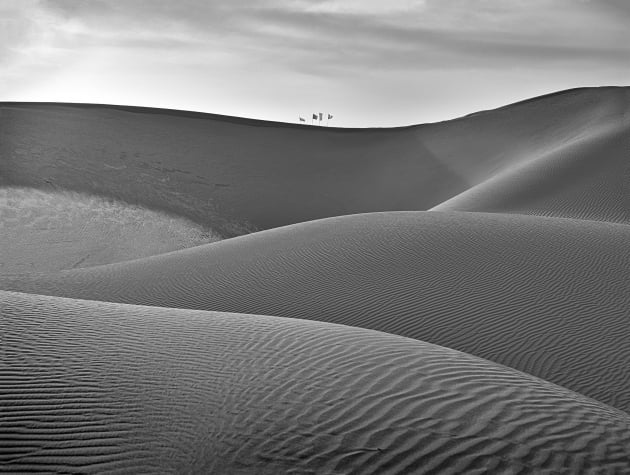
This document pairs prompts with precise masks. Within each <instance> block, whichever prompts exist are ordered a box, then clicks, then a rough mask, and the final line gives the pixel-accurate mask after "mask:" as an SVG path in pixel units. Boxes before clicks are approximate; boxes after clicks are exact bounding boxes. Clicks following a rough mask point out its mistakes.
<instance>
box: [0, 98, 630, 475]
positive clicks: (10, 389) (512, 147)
mask: <svg viewBox="0 0 630 475" xmlns="http://www.w3.org/2000/svg"><path fill="white" fill-rule="evenodd" d="M629 110H630V88H612V87H611V88H591V89H576V90H570V91H563V92H559V93H556V94H551V95H548V96H542V97H538V98H533V99H531V100H528V101H524V102H520V103H516V104H511V105H508V106H505V107H502V108H500V109H496V110H490V111H483V112H478V113H475V114H471V115H469V116H465V117H462V118H459V119H456V120H452V121H447V122H442V123H435V124H425V125H418V126H410V127H401V128H394V129H337V128H324V127H321V128H320V127H310V126H302V125H291V124H280V123H273V122H264V121H255V120H249V119H239V118H233V117H224V116H216V115H210V114H198V113H188V112H182V111H170V110H160V109H143V108H132V107H122V106H106V105H83V104H80V105H79V104H75V105H73V104H53V103H50V104H44V103H33V104H27V103H1V104H0V232H1V233H2V236H3V245H2V247H1V248H0V289H1V290H0V312H1V319H0V335H2V337H1V338H2V352H1V353H0V407H1V408H2V418H0V441H2V442H1V443H0V447H1V448H0V471H4V472H20V471H26V470H35V471H61V472H66V473H68V472H69V473H86V472H104V471H105V472H118V473H138V472H167V473H182V472H183V473H191V472H194V473H269V474H272V473H274V474H275V473H322V474H329V473H410V472H413V473H463V472H465V473H488V472H489V473H626V472H629V471H630V425H629V423H630V416H629V415H628V412H629V411H630V382H629V376H628V370H627V368H628V367H630V343H629V342H630V339H629V338H628V336H629V335H628V328H630V326H629V324H630V310H629V309H630V247H629V243H630V227H628V224H630V222H629V219H630V214H629V213H630V201H629V200H628V196H629V195H628V193H629V191H628V190H629V189H630V183H629V182H628V177H629V175H628V172H627V170H628V165H627V160H628V156H629V155H628V154H629V153H630V117H629V115H628V111H629Z"/></svg>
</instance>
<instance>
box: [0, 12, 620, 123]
mask: <svg viewBox="0 0 630 475" xmlns="http://www.w3.org/2000/svg"><path fill="white" fill-rule="evenodd" d="M251 3H252V2H248V1H246V0H231V1H230V2H216V1H200V0H180V1H179V2H171V1H167V0H125V1H124V2H123V1H114V0H90V1H87V0H0V33H1V35H2V37H1V38H0V40H1V41H0V71H2V73H1V74H0V101H24V102H80V103H102V104H120V105H132V106H144V107H160V108H168V109H179V110H190V111H199V112H209V113H215V114H223V115H230V116H238V117H250V118H255V119H264V120H274V121H279V122H297V120H298V116H302V117H304V118H306V119H307V123H310V117H311V114H312V113H319V112H322V113H324V114H326V113H331V114H333V115H334V119H333V120H331V122H330V125H331V126H333V125H334V126H338V127H374V126H400V125H409V124H415V123H426V122H437V121H441V120H447V119H451V118H455V117H459V116H462V115H466V114H469V113H472V112H477V111H479V110H485V109H492V108H496V107H500V106H503V105H506V104H509V103H513V102H516V101H519V100H523V99H527V98H530V97H534V96H539V95H542V94H547V93H550V92H555V91H559V90H563V89H570V88H574V87H583V86H614V85H628V83H629V82H630V81H629V80H628V79H629V78H630V29H629V28H627V25H628V24H630V2H627V1H625V0H591V1H588V0H528V1H525V0H511V1H506V0H390V1H389V2H386V4H387V7H384V5H385V3H384V2H380V1H378V0H361V1H359V0H335V1H333V0H260V1H258V2H256V4H255V6H252V5H251Z"/></svg>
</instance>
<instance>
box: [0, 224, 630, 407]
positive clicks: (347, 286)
mask: <svg viewBox="0 0 630 475" xmlns="http://www.w3.org/2000/svg"><path fill="white" fill-rule="evenodd" d="M628 243H630V228H629V227H627V226H626V225H620V224H609V223H601V222H594V221H582V220H569V219H562V218H541V217H531V216H518V215H501V214H482V213H440V212H398V213H394V212H391V213H374V214H363V215H354V216H345V217H339V218H331V219H325V220H318V221H313V222H308V223H301V224H297V225H292V226H287V227H283V228H278V229H274V230H269V231H264V232H259V233H254V234H251V235H248V236H242V237H238V238H233V239H229V240H225V241H220V242H216V243H213V244H208V245H205V246H200V247H196V248H192V249H188V250H183V251H177V252H173V253H169V254H165V255H162V256H155V257H152V258H147V259H142V260H137V261H130V262H126V263H120V264H115V265H109V266H100V267H93V268H90V269H78V270H75V271H68V272H61V273H57V274H49V275H41V276H21V277H14V278H8V277H5V278H3V279H0V287H2V288H5V289H11V290H18V291H20V290H22V291H28V292H33V293H44V294H50V295H60V296H66V297H77V298H85V299H93V300H107V301H116V302H126V303H134V304H144V305H156V306H163V307H180V308H191V309H204V310H217V311H229V312H238V313H251V314H265V315H275V316H284V317H296V318H303V319H310V320H321V321H326V322H334V323H343V324H347V325H352V326H357V327H365V328H371V329H376V330H381V331H385V332H389V333H394V334H398V335H402V336H406V337H412V338H417V339H420V340H425V341H429V342H432V343H436V344H440V345H443V346H447V347H450V348H454V349H458V350H461V351H466V352H469V353H472V354H474V355H476V356H480V357H483V358H487V359H490V360H493V361H495V362H498V363H502V364H505V365H508V366H511V367H513V368H517V369H519V370H521V371H525V372H527V373H530V374H533V375H536V376H539V377H541V378H544V379H547V380H549V381H551V382H554V383H556V384H560V385H563V386H565V387H567V388H570V389H572V390H574V391H577V392H580V393H582V394H585V395H587V396H590V397H593V398H596V399H598V400H600V401H602V402H605V403H607V404H610V405H612V406H615V407H617V408H619V409H623V410H626V411H627V410H630V386H629V384H628V382H629V381H628V371H627V369H628V366H629V365H630V340H628V338H627V331H626V329H627V328H628V317H629V313H628V312H629V310H628V309H629V308H630V286H629V285H628V284H629V283H630V246H629V245H628Z"/></svg>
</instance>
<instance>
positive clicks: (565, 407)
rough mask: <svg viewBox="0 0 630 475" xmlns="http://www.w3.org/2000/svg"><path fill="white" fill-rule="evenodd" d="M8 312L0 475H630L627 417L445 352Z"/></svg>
mask: <svg viewBox="0 0 630 475" xmlns="http://www.w3.org/2000/svg"><path fill="white" fill-rule="evenodd" d="M0 299H1V300H0V308H1V309H2V317H3V318H2V319H0V334H1V335H2V341H3V347H2V354H3V355H4V356H3V365H2V368H1V369H0V404H1V405H2V408H3V409H2V418H1V419H0V437H1V439H2V444H1V450H0V471H6V472H12V473H16V472H23V471H44V472H57V473H59V472H63V473H95V472H99V473H102V472H104V471H107V472H119V473H120V472H124V473H140V472H142V473H145V472H160V473H233V474H239V473H240V474H244V473H252V474H254V473H255V474H277V473H295V474H298V473H309V474H313V473H321V474H331V473H345V474H352V473H379V474H381V473H453V474H455V473H464V472H465V473H482V472H487V471H488V470H490V471H493V472H495V473H517V472H518V473H521V472H522V473H541V474H542V473H578V472H585V471H593V472H598V473H599V472H602V473H603V472H607V473H623V472H627V471H630V418H629V417H628V415H626V414H624V413H621V412H620V411H616V410H615V409H613V408H610V407H608V406H606V405H604V404H601V403H599V402H596V401H594V400H591V399H587V398H584V397H582V396H580V395H578V394H575V393H573V392H571V391H568V390H566V389H564V388H560V387H558V386H555V385H553V384H550V383H548V382H545V381H542V380H539V379H537V378H533V377H531V376H528V375H525V374H522V373H519V372H517V371H514V370H511V369H508V368H505V367H502V366H499V365H496V364H494V363H491V362H488V361H484V360H481V359H478V358H475V357H472V356H470V355H467V354H464V353H459V352H456V351H453V350H449V349H446V348H443V347H439V346H434V345H431V344H428V343H424V342H420V341H416V340H411V339H406V338H401V337H397V336H393V335H387V334H383V333H378V332H373V331H369V330H363V329H355V328H350V327H344V326H336V325H330V324H325V323H319V322H309V321H301V320H297V319H281V318H275V317H263V316H248V315H236V314H220V313H210V312H195V311H183V310H175V309H160V308H150V307H136V306H129V305H121V304H109V303H102V302H88V301H80V300H68V299H61V298H56V297H43V296H34V295H25V294H16V293H7V292H0Z"/></svg>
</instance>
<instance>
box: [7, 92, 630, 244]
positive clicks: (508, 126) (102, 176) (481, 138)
mask: <svg viewBox="0 0 630 475" xmlns="http://www.w3.org/2000/svg"><path fill="white" fill-rule="evenodd" d="M629 97H630V92H629V90H628V88H595V89H577V90H572V91H565V92H562V93H558V94H553V95H549V96H544V97H541V98H536V99H533V100H530V101H525V102H522V103H518V104H513V105H510V106H506V107H504V108H501V109H497V110H493V111H486V112H481V113H477V114H473V115H470V116H467V117H463V118H461V119H457V120H453V121H447V122H442V123H438V124H428V125H420V126H413V127H402V128H395V129H335V128H324V127H310V126H297V125H289V124H279V123H273V122H263V121H254V120H246V119H236V118H226V117H222V116H214V115H211V114H194V113H184V112H178V111H167V110H159V109H143V108H133V107H116V106H86V105H63V104H19V103H2V104H0V155H1V156H2V164H1V166H0V184H2V185H13V186H29V187H35V188H50V187H55V188H56V189H63V190H73V191H79V192H83V193H88V194H95V195H99V196H105V197H109V198H113V199H116V200H118V201H121V202H125V203H131V204H134V205H140V206H143V207H146V208H149V209H155V210H163V211H167V212H169V213H172V214H175V215H178V216H182V217H185V218H188V219H191V220H193V221H194V222H196V223H198V224H200V225H202V226H205V227H209V228H211V229H214V230H215V231H216V232H217V233H218V234H220V235H223V236H226V237H229V236H234V235H239V234H243V233H245V232H248V231H250V230H252V229H269V228H273V227H277V226H282V225H286V224H292V223H297V222H302V221H308V220H312V219H317V218H324V217H331V216H338V215H344V214H352V213H363V212H373V211H394V210H427V209H429V208H431V207H434V206H438V205H439V204H440V203H442V202H444V201H446V200H448V199H450V198H452V197H454V196H457V195H459V194H461V193H464V192H466V191H467V190H469V189H470V188H471V187H476V186H478V185H480V184H483V183H486V182H488V183H486V184H492V183H493V178H494V177H497V176H500V177H504V176H507V177H511V176H513V173H515V170H521V169H522V168H523V167H525V168H527V169H528V170H529V167H531V166H534V165H535V164H536V163H538V162H539V161H540V160H544V161H546V159H545V157H548V156H550V155H551V156H552V160H551V161H550V162H551V165H550V166H549V167H545V166H541V167H540V169H541V171H540V172H532V173H529V174H527V177H528V181H527V183H526V186H527V188H519V187H518V186H517V187H516V189H515V190H514V191H513V193H516V194H518V199H517V197H514V196H511V195H510V194H509V193H508V196H503V195H504V194H505V193H504V192H501V190H499V191H493V190H494V185H493V186H492V187H491V189H490V191H485V192H484V194H483V196H484V199H483V200H481V203H480V204H479V206H476V205H475V203H477V201H476V200H472V201H473V202H472V203H469V201H468V200H464V204H463V205H461V207H462V209H463V207H467V208H470V209H471V210H475V211H493V210H495V209H496V210H498V211H507V210H512V209H513V208H514V209H515V210H516V211H518V210H520V209H521V208H522V210H525V211H527V212H530V213H533V212H535V211H536V210H541V212H542V213H543V214H550V212H551V213H552V214H553V215H559V216H564V215H565V208H564V207H563V204H562V203H563V201H562V200H563V199H564V200H565V201H567V200H569V199H574V198H575V197H576V196H578V195H579V193H578V191H576V188H575V187H574V186H573V184H574V181H575V175H576V173H577V175H579V176H581V177H582V178H581V180H582V182H581V183H580V184H579V189H580V190H584V192H585V193H586V196H580V200H579V201H578V202H577V203H576V204H575V205H568V208H567V209H568V212H569V215H571V216H574V215H580V216H587V217H589V218H590V219H597V218H598V217H599V216H600V215H601V217H602V219H614V220H615V221H624V220H625V214H623V212H622V213H621V214H620V212H619V208H620V207H621V208H624V209H625V203H626V202H625V201H624V200H625V198H624V196H625V195H620V194H619V193H620V191H619V190H618V189H614V190H608V192H610V193H611V195H610V199H609V200H607V201H606V205H609V204H611V203H610V201H611V200H613V201H614V200H619V199H621V200H622V201H623V204H619V203H613V207H615V211H614V212H609V211H607V210H606V209H604V208H603V207H602V206H594V207H593V206H590V205H592V204H593V202H595V203H598V202H599V201H601V200H602V199H601V198H599V197H597V193H598V191H601V187H602V186H603V185H601V183H605V182H602V181H601V180H599V181H598V183H599V184H597V183H596V184H594V187H595V188H593V189H591V190H590V191H588V190H587V189H588V186H587V187H585V186H584V185H585V183H584V180H588V179H589V178H590V177H592V175H593V174H597V173H600V174H603V176H604V177H607V178H610V179H614V180H616V181H614V183H616V185H614V186H617V185H619V186H620V185H622V184H623V183H622V181H623V176H624V173H625V168H624V167H625V165H624V163H625V162H622V161H620V160H622V158H621V157H626V156H627V151H628V143H627V141H625V142H624V141H623V140H622V139H617V138H616V135H615V133H616V132H618V133H621V134H623V131H626V132H627V131H628V117H627V115H628V105H629ZM606 134H609V135H611V140H612V142H614V143H610V144H609V141H608V140H606V139H605V137H606V136H607V135H606ZM626 136H627V133H626ZM600 137H604V139H602V141H601V143H600V142H598V139H599V138H600ZM578 142H584V143H587V144H592V145H593V148H592V149H590V150H589V151H588V153H587V154H586V155H584V154H583V155H584V156H582V157H578V158H576V159H575V160H573V159H571V158H566V159H565V158H563V157H565V155H566V154H569V155H572V154H573V153H574V152H575V149H571V147H572V146H573V145H574V144H576V143H578ZM598 144H599V145H598ZM598 147H603V148H602V149H601V150H600V149H599V148H598ZM565 148H567V151H566V153H565V152H564V150H565ZM585 153H586V152H585ZM556 162H558V163H557V164H556ZM574 162H575V163H574ZM556 169H558V170H556ZM563 169H566V173H568V176H567V177H566V179H562V177H563V176H564V175H562V173H564V172H562V170H563ZM556 171H557V173H560V176H559V177H555V178H553V179H552V178H549V177H548V176H547V175H548V174H549V173H551V172H556ZM519 173H520V172H519ZM600 178H601V177H600ZM602 179H603V178H602ZM550 180H551V182H550ZM538 181H540V183H538ZM500 183H504V180H503V179H502V180H500ZM513 185H514V183H510V185H509V186H510V187H511V186H513ZM587 185H588V184H587ZM501 186H508V185H501ZM565 186H567V187H568V189H567V191H566V192H565V191H564V187H565ZM484 187H485V185H484ZM500 188H501V187H500ZM508 188H509V187H508ZM484 189H485V188H484ZM604 189H606V188H604ZM523 190H525V191H523ZM527 190H530V193H529V194H527ZM542 191H545V193H542ZM488 193H489V194H490V197H489V198H485V196H486V194H488ZM523 193H525V194H526V195H527V196H522V195H523ZM504 200H506V203H505V204H503V201H504ZM515 200H516V201H517V203H516V204H514V201H515ZM488 201H489V202H488ZM530 201H531V204H530ZM589 204H590V205H589ZM464 205H465V206H464ZM516 205H519V206H520V207H521V208H519V209H517V208H518V206H516ZM546 205H549V207H547V206H546ZM565 205H566V203H565ZM572 206H573V208H575V209H573V208H572ZM452 207H453V209H460V205H459V204H458V205H457V206H455V205H453V206H452ZM591 207H592V208H593V209H592V212H591ZM550 209H551V211H549V210H550Z"/></svg>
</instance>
